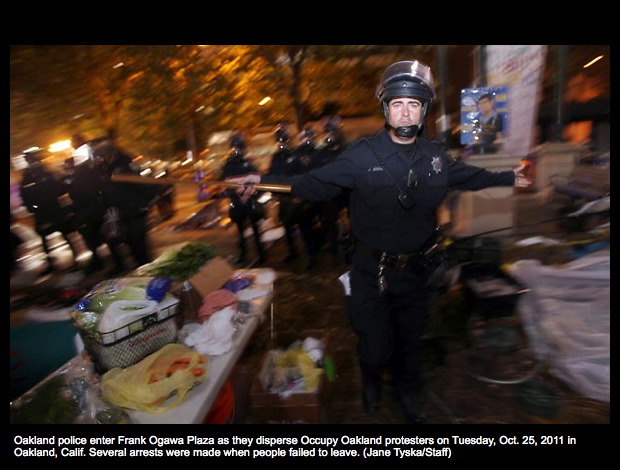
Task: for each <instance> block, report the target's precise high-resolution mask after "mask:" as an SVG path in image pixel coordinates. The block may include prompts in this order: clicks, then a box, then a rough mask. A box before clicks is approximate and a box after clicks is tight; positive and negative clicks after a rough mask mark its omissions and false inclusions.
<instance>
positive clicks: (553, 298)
mask: <svg viewBox="0 0 620 470" xmlns="http://www.w3.org/2000/svg"><path fill="white" fill-rule="evenodd" d="M511 274H512V275H513V276H514V277H515V278H516V279H517V280H519V281H520V282H521V283H522V284H523V285H525V286H526V287H527V288H528V289H530V291H529V292H528V293H526V294H524V295H522V296H521V297H520V299H519V303H518V306H517V308H518V312H519V315H520V317H521V320H522V322H523V325H524V330H525V333H526V336H527V338H528V341H529V344H530V347H531V348H532V349H533V351H534V353H535V354H536V356H537V358H538V359H539V360H541V361H547V362H548V364H549V367H550V371H551V373H552V374H553V375H554V376H556V377H558V378H559V379H561V380H563V381H564V382H565V383H567V384H568V385H569V386H570V387H571V388H572V389H573V390H575V391H577V392H579V393H581V394H582V395H585V396H587V397H589V398H593V399H595V400H600V401H604V402H609V401H610V318H611V314H610V312H611V308H610V304H611V302H610V292H611V291H610V251H609V250H601V251H597V252H594V253H591V254H589V255H586V256H583V257H581V258H579V259H577V260H575V261H572V262H570V263H567V264H565V265H562V266H559V267H557V266H544V265H542V264H541V263H540V261H538V260H520V261H517V262H515V263H514V264H513V265H512V267H511Z"/></svg>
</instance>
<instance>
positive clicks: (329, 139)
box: [323, 116, 343, 149]
mask: <svg viewBox="0 0 620 470" xmlns="http://www.w3.org/2000/svg"><path fill="white" fill-rule="evenodd" d="M341 124H342V118H340V117H339V116H332V117H330V118H329V119H327V121H326V122H325V126H324V127H323V131H324V132H325V145H326V146H327V148H330V149H333V148H337V147H339V146H340V145H341V144H342V140H343V139H342V130H341Z"/></svg>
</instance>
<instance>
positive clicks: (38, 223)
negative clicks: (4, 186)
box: [20, 148, 78, 274]
mask: <svg viewBox="0 0 620 470" xmlns="http://www.w3.org/2000/svg"><path fill="white" fill-rule="evenodd" d="M46 156H47V151H46V150H44V149H42V148H36V149H32V150H29V151H27V152H25V159H26V162H27V163H28V167H27V168H26V169H25V170H24V174H23V178H22V180H21V183H20V194H21V197H22V200H23V201H24V206H25V207H26V209H28V212H30V213H31V214H33V215H34V220H35V225H34V229H35V231H36V232H37V234H38V235H39V237H41V245H42V247H43V251H44V252H45V255H46V258H47V268H46V269H45V270H44V271H43V273H42V274H50V273H52V272H53V271H55V270H56V269H57V267H56V266H54V262H53V259H52V256H51V248H50V245H49V242H48V240H47V237H48V236H49V235H51V234H52V233H54V232H60V234H61V235H62V237H63V238H64V239H65V241H66V242H67V245H69V248H70V249H71V253H72V258H73V259H72V264H73V268H77V267H78V263H77V257H78V252H77V248H76V247H75V246H74V241H73V240H72V239H71V234H72V233H74V232H76V231H77V230H76V227H75V224H74V220H73V212H72V208H71V206H70V205H63V204H62V203H61V199H60V198H61V197H62V196H63V195H64V194H65V193H66V192H67V188H66V187H65V185H64V184H63V181H62V179H61V178H60V176H57V175H55V174H54V173H53V172H52V171H50V170H48V169H47V168H46V166H45V164H44V163H43V159H44V158H45V157H46Z"/></svg>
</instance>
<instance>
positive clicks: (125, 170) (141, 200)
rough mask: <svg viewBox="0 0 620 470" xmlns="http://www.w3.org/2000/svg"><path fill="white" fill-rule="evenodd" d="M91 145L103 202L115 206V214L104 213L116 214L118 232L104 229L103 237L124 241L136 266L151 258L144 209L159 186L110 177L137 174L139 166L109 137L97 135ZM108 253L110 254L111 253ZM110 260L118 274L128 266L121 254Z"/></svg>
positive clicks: (119, 241)
mask: <svg viewBox="0 0 620 470" xmlns="http://www.w3.org/2000/svg"><path fill="white" fill-rule="evenodd" d="M91 145H92V151H93V158H94V161H95V164H96V165H97V168H98V170H99V171H100V172H101V173H102V175H103V177H104V181H105V193H104V196H105V200H106V203H107V204H108V206H109V207H111V208H115V209H116V210H118V213H117V214H116V212H115V211H112V212H109V211H108V213H107V216H108V217H110V216H112V217H114V216H115V215H117V216H118V233H115V234H113V233H110V230H108V233H106V234H105V235H106V241H107V242H108V244H110V243H116V244H117V245H118V244H120V243H124V244H126V245H127V247H128V248H129V251H130V252H131V255H132V256H133V258H134V261H135V262H136V264H137V266H138V267H139V266H143V265H145V264H148V263H150V262H151V261H152V260H153V259H152V254H151V244H150V240H149V236H148V232H149V226H148V213H149V210H150V208H151V206H152V204H153V203H154V201H155V199H156V197H157V191H158V190H159V189H160V188H159V186H158V185H148V184H134V183H121V182H114V181H112V180H111V176H112V175H115V174H130V175H139V174H140V169H139V168H138V167H137V165H136V164H135V163H133V159H132V157H131V156H130V155H129V154H128V153H127V152H125V151H124V150H123V149H121V148H120V147H118V146H117V145H116V144H115V143H114V142H113V141H112V140H111V139H108V138H104V139H98V140H96V141H93V142H92V144H91ZM111 239H115V240H111ZM112 254H113V257H114V255H115V253H114V252H113V253H112ZM114 261H115V269H114V272H113V273H114V274H120V273H122V272H124V271H126V270H127V268H128V267H129V266H128V265H127V263H126V261H127V260H126V259H123V258H122V257H121V258H116V257H115V258H114Z"/></svg>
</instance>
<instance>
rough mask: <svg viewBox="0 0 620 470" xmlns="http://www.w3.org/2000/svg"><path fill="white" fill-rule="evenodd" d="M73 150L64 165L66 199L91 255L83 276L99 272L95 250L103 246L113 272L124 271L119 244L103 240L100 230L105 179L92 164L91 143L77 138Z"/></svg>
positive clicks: (100, 264)
mask: <svg viewBox="0 0 620 470" xmlns="http://www.w3.org/2000/svg"><path fill="white" fill-rule="evenodd" d="M71 142H72V143H71V145H72V146H73V148H74V152H73V165H66V171H67V174H66V176H65V181H66V182H67V185H68V191H69V197H70V198H71V201H72V203H73V213H74V214H75V224H76V227H77V229H78V231H79V232H80V234H81V235H82V238H83V239H84V244H85V245H86V247H87V248H88V249H89V250H90V252H91V253H92V255H91V259H90V262H89V264H88V265H87V266H86V268H85V270H84V271H85V272H86V274H92V273H95V272H97V271H101V270H102V269H103V268H104V263H103V258H102V257H101V255H100V254H99V251H98V250H99V247H101V246H102V245H104V244H106V245H107V246H108V248H109V251H110V254H111V255H112V259H113V262H114V267H113V272H122V271H123V270H124V264H125V263H124V259H123V255H122V253H121V251H120V250H119V247H118V245H119V243H120V242H119V241H118V240H116V239H106V237H105V236H104V234H103V231H102V227H103V225H104V221H105V215H106V210H107V209H108V207H109V203H108V201H107V199H106V184H107V183H106V177H105V175H104V174H103V172H102V171H101V170H100V169H99V168H98V167H97V165H96V164H95V160H94V157H93V148H92V145H91V143H92V141H90V140H88V139H86V138H85V137H84V136H82V135H81V134H75V135H74V136H73V137H72V138H71Z"/></svg>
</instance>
